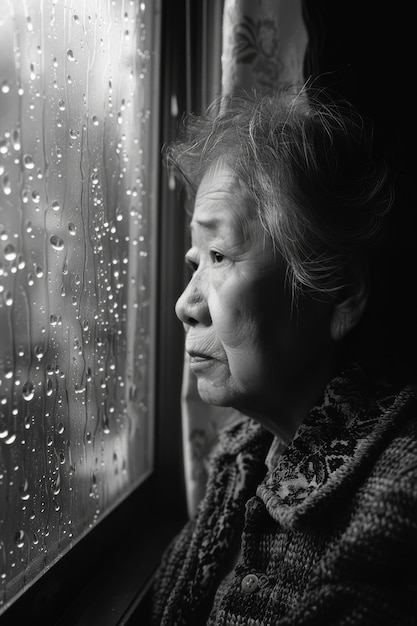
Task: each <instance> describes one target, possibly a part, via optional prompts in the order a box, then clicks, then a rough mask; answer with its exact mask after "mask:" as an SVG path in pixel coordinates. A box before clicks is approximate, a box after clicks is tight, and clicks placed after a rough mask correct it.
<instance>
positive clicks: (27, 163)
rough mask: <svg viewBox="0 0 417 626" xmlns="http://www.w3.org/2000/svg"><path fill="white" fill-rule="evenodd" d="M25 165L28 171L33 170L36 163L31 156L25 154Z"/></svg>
mask: <svg viewBox="0 0 417 626" xmlns="http://www.w3.org/2000/svg"><path fill="white" fill-rule="evenodd" d="M23 165H24V167H25V168H26V169H27V170H33V168H34V167H35V162H34V160H33V157H32V156H31V155H30V154H25V155H24V157H23Z"/></svg>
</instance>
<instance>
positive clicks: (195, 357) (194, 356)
mask: <svg viewBox="0 0 417 626" xmlns="http://www.w3.org/2000/svg"><path fill="white" fill-rule="evenodd" d="M188 354H189V357H190V363H203V362H204V361H212V360H213V358H212V357H211V356H209V355H208V354H203V353H202V352H194V351H193V350H191V351H189V352H188Z"/></svg>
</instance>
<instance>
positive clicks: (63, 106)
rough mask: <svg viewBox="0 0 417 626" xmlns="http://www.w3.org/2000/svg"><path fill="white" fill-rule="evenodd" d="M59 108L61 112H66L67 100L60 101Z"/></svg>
mask: <svg viewBox="0 0 417 626" xmlns="http://www.w3.org/2000/svg"><path fill="white" fill-rule="evenodd" d="M58 107H59V110H60V111H65V100H59V101H58Z"/></svg>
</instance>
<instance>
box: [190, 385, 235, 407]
mask: <svg viewBox="0 0 417 626" xmlns="http://www.w3.org/2000/svg"><path fill="white" fill-rule="evenodd" d="M197 388H198V393H199V395H200V398H201V399H202V400H203V402H206V403H207V404H211V405H213V406H224V407H227V406H233V405H234V399H233V397H232V395H233V394H229V393H228V392H227V391H226V389H224V388H222V387H215V386H214V385H213V384H212V383H207V381H204V380H203V381H198V386H197Z"/></svg>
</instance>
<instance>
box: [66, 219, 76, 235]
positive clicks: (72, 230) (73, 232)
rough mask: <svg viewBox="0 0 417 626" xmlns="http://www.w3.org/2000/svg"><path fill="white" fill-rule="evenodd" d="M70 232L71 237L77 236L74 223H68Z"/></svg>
mask: <svg viewBox="0 0 417 626" xmlns="http://www.w3.org/2000/svg"><path fill="white" fill-rule="evenodd" d="M68 230H69V234H70V235H73V236H74V235H75V231H76V228H75V224H74V222H69V223H68Z"/></svg>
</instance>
